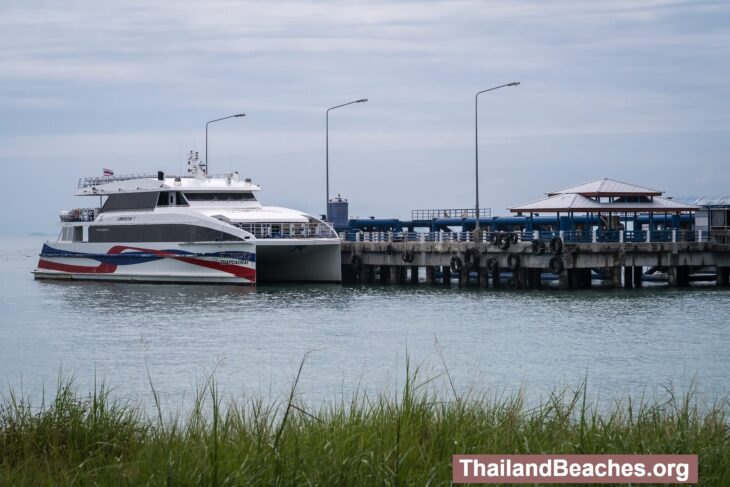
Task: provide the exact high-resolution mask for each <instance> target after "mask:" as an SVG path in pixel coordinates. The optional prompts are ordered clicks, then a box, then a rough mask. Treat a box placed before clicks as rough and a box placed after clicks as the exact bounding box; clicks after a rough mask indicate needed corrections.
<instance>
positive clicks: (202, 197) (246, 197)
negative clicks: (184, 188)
mask: <svg viewBox="0 0 730 487" xmlns="http://www.w3.org/2000/svg"><path fill="white" fill-rule="evenodd" d="M185 197H186V198H187V199H188V201H220V202H223V201H225V202H228V201H256V197H255V196H254V195H253V193H251V192H245V193H223V192H216V193H198V192H195V193H185Z"/></svg>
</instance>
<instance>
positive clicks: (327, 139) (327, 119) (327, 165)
mask: <svg viewBox="0 0 730 487" xmlns="http://www.w3.org/2000/svg"><path fill="white" fill-rule="evenodd" d="M366 101H368V99H367V98H360V99H359V100H354V101H350V102H347V103H343V104H342V105H337V106H334V107H330V108H328V109H327V112H326V114H325V180H326V184H325V186H326V187H327V188H326V189H327V200H326V201H325V206H324V210H325V211H324V213H325V215H327V221H329V220H330V111H331V110H334V109H335V108H342V107H346V106H347V105H352V104H353V103H365V102H366Z"/></svg>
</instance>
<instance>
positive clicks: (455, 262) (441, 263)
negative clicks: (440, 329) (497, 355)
mask: <svg viewBox="0 0 730 487" xmlns="http://www.w3.org/2000/svg"><path fill="white" fill-rule="evenodd" d="M538 233H539V232H538ZM538 233H526V232H511V233H506V232H500V233H489V232H482V233H481V235H477V238H476V239H475V238H474V233H473V232H453V233H447V232H439V233H431V232H429V233H426V232H424V233H416V232H404V233H400V232H397V233H393V232H391V233H360V234H358V235H356V236H349V238H345V239H343V241H342V244H341V256H342V276H343V281H344V282H350V283H377V282H380V283H384V284H418V283H419V282H423V281H424V279H423V276H425V283H426V284H429V285H447V286H448V285H450V284H452V280H453V281H456V282H458V285H459V286H479V287H484V288H486V287H495V288H496V287H500V286H509V287H511V288H516V289H539V288H541V287H542V286H543V285H544V284H545V283H546V282H547V281H551V280H553V281H554V280H557V281H558V288H559V289H565V290H568V289H590V288H591V287H592V283H593V281H594V280H602V281H604V285H606V284H605V282H608V283H609V285H613V286H614V287H624V288H635V287H641V286H642V284H643V283H644V282H645V281H646V280H649V279H651V280H653V281H654V280H657V279H656V278H655V276H654V274H645V270H646V271H650V270H653V271H655V273H656V274H660V275H661V276H662V277H663V279H662V280H666V282H667V283H668V285H669V286H673V287H682V286H688V285H689V284H690V282H691V281H693V280H703V281H707V280H714V281H715V283H716V284H717V285H718V286H728V285H729V284H730V282H729V279H728V278H729V276H730V244H726V243H718V242H715V241H710V240H707V236H706V235H704V236H703V235H702V233H701V232H684V233H683V234H681V235H678V234H677V232H673V233H671V235H670V237H673V241H672V240H671V239H670V240H669V241H652V239H651V237H652V235H651V233H649V234H647V232H643V233H641V232H636V233H637V234H638V235H634V234H633V232H616V238H615V239H613V238H611V239H609V238H608V237H609V236H613V235H610V234H605V233H604V234H600V233H599V232H593V235H592V237H594V238H593V239H591V240H588V241H575V240H574V239H572V238H570V237H573V236H572V235H566V234H564V233H563V234H562V236H561V235H560V234H559V233H558V234H552V233H549V234H548V235H547V236H548V237H550V238H549V239H544V238H542V237H545V236H546V235H539V234H538ZM627 234H628V235H627ZM637 236H638V237H640V238H641V239H639V238H636V237H637ZM658 236H659V235H655V237H658ZM703 237H704V239H705V240H704V241H703ZM601 240H603V241H601ZM606 240H616V241H606ZM664 276H666V277H664Z"/></svg>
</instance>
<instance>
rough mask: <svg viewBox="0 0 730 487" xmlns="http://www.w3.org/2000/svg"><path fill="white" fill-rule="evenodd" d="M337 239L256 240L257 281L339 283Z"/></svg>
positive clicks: (340, 273) (340, 276)
mask: <svg viewBox="0 0 730 487" xmlns="http://www.w3.org/2000/svg"><path fill="white" fill-rule="evenodd" d="M340 255H341V251H340V240H339V239H337V238H330V239H301V240H296V239H281V240H274V239H266V240H263V239H262V240H257V244H256V259H257V261H256V262H257V280H258V282H259V283H266V282H322V283H324V282H341V281H342V266H341V258H340Z"/></svg>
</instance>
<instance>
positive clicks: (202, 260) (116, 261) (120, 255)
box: [38, 244, 256, 284]
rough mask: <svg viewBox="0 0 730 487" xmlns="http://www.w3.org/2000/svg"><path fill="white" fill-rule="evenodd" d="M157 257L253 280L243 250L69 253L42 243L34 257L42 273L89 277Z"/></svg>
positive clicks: (252, 259) (251, 256)
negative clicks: (72, 261) (82, 262)
mask: <svg viewBox="0 0 730 487" xmlns="http://www.w3.org/2000/svg"><path fill="white" fill-rule="evenodd" d="M59 258H61V259H64V260H65V259H68V258H81V259H91V260H95V261H98V262H99V264H98V265H96V266H88V265H76V264H68V263H65V262H58V261H57V260H53V259H59ZM161 259H173V260H175V261H178V262H184V263H187V264H190V265H193V266H199V267H203V268H205V269H209V270H212V271H216V272H217V273H221V274H211V276H212V277H216V276H231V277H234V278H239V279H245V280H246V281H249V282H250V283H252V284H253V283H255V282H256V267H255V265H256V254H255V253H253V252H245V251H225V252H210V253H193V252H188V251H185V250H181V249H166V250H158V249H149V248H142V247H131V246H126V245H115V246H113V247H111V248H110V249H109V250H108V251H107V252H106V253H103V254H95V253H83V252H71V251H68V250H62V249H57V248H53V247H51V246H50V245H48V244H44V245H43V250H42V251H41V254H40V259H39V260H38V271H40V272H42V271H43V270H45V271H54V272H59V273H66V274H80V275H89V276H93V275H113V274H115V273H116V272H117V270H118V269H119V267H125V266H134V265H139V264H145V263H149V262H154V261H158V260H161ZM234 262H235V263H234ZM141 275H142V274H140V276H141Z"/></svg>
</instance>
